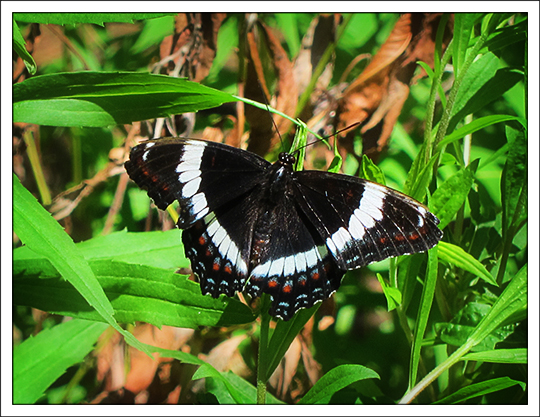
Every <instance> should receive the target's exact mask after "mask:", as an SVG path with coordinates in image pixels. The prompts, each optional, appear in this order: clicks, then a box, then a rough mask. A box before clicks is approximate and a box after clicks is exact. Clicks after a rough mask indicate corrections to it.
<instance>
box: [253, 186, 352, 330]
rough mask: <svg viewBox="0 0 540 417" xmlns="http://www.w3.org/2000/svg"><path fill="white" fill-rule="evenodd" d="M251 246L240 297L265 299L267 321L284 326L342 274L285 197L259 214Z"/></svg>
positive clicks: (326, 292) (326, 294)
mask: <svg viewBox="0 0 540 417" xmlns="http://www.w3.org/2000/svg"><path fill="white" fill-rule="evenodd" d="M268 204H270V203H268ZM268 208H270V207H268ZM253 242H254V244H253V248H252V266H253V269H252V270H251V272H250V278H249V280H248V282H247V285H246V292H247V293H248V294H250V295H252V296H254V297H257V296H260V294H261V293H262V292H264V293H267V294H270V295H271V296H272V299H273V301H272V307H271V310H270V314H272V315H273V316H277V317H281V318H282V319H284V320H289V319H290V318H291V317H292V316H293V315H294V313H295V312H296V311H298V310H299V309H300V308H309V307H311V306H313V305H314V304H315V303H316V302H318V301H321V300H324V299H326V298H328V297H330V295H331V294H332V293H333V292H334V291H336V290H337V289H338V287H339V285H340V282H341V278H342V277H343V274H344V273H345V271H344V270H341V269H339V268H338V267H337V265H336V263H335V261H334V259H333V258H332V256H331V255H330V254H329V253H328V250H327V247H326V245H325V243H324V241H323V240H322V239H321V238H320V235H319V234H318V233H317V231H316V230H315V229H314V228H313V227H312V225H311V223H310V222H309V221H308V219H307V218H306V217H305V216H303V213H302V212H301V210H300V208H299V207H297V206H296V204H295V203H294V201H293V200H291V198H290V196H288V195H287V193H284V194H283V196H282V201H279V202H278V203H277V204H276V203H274V205H273V207H272V209H266V210H263V211H262V212H261V214H260V216H259V218H258V222H257V230H256V232H255V235H254V239H253ZM254 255H255V256H254Z"/></svg>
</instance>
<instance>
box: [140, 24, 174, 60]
mask: <svg viewBox="0 0 540 417" xmlns="http://www.w3.org/2000/svg"><path fill="white" fill-rule="evenodd" d="M173 33H174V16H162V17H158V18H156V19H150V20H148V21H147V22H145V23H144V27H143V29H142V31H141V34H140V35H139V37H138V38H137V41H136V42H135V44H134V45H133V46H132V47H131V53H133V54H139V53H141V52H143V51H145V50H146V49H148V48H150V47H155V46H156V45H159V44H160V43H161V41H163V39H164V38H165V37H166V36H168V35H172V34H173Z"/></svg>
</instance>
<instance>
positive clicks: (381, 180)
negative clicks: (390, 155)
mask: <svg viewBox="0 0 540 417" xmlns="http://www.w3.org/2000/svg"><path fill="white" fill-rule="evenodd" d="M360 177H361V178H364V179H366V180H368V181H373V182H376V183H378V184H382V185H386V178H385V177H384V172H382V170H381V169H380V168H379V167H378V166H377V165H375V164H374V163H373V161H372V160H371V159H369V157H368V156H367V155H362V161H361V163H360Z"/></svg>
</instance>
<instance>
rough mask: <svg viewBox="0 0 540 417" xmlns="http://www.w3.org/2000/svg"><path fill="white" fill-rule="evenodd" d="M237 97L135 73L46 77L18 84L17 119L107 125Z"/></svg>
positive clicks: (15, 98)
mask: <svg viewBox="0 0 540 417" xmlns="http://www.w3.org/2000/svg"><path fill="white" fill-rule="evenodd" d="M235 100H236V99H235V98H234V97H233V96H232V95H230V94H227V93H223V92H221V91H218V90H214V89H212V88H209V87H205V86H203V85H201V84H198V83H194V82H191V81H188V80H186V79H179V78H174V77H168V76H164V75H154V74H145V73H132V72H93V71H88V72H72V73H60V74H51V75H41V76H37V77H33V78H30V79H27V80H25V81H23V82H22V83H18V84H15V85H14V86H13V120H14V121H15V122H26V123H35V124H40V125H49V126H86V127H105V126H111V125H116V124H124V123H132V122H135V121H140V120H147V119H153V118H156V117H166V116H170V115H174V114H180V113H188V112H195V111H198V110H203V109H208V108H212V107H217V106H219V105H221V104H223V103H226V102H230V101H235Z"/></svg>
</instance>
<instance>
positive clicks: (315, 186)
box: [294, 171, 442, 269]
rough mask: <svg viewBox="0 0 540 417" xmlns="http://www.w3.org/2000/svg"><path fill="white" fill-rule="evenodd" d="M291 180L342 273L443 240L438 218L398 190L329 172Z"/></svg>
mask: <svg viewBox="0 0 540 417" xmlns="http://www.w3.org/2000/svg"><path fill="white" fill-rule="evenodd" d="M294 178H295V184H296V187H295V189H296V198H297V201H298V203H299V205H300V206H301V207H302V210H303V212H304V213H305V215H306V216H307V217H308V218H309V219H310V221H311V222H312V223H313V225H314V227H315V228H316V229H317V230H318V232H319V233H320V235H321V237H322V238H323V239H324V240H325V242H326V245H327V246H328V249H329V251H330V252H331V253H332V255H333V256H334V258H335V260H336V262H337V264H338V266H339V267H340V268H342V269H352V268H358V267H361V266H364V265H367V264H369V263H372V262H376V261H381V260H383V259H386V258H388V257H394V256H399V255H406V254H411V253H416V252H423V251H426V250H428V249H430V248H432V247H433V246H435V245H436V244H437V242H438V241H439V240H440V239H441V237H442V231H441V230H440V229H439V228H438V227H437V224H438V223H439V220H438V219H437V218H436V217H435V216H434V215H433V214H432V213H430V212H429V211H428V210H427V208H426V207H425V206H423V205H422V204H420V203H419V202H417V201H416V200H414V199H412V198H410V197H408V196H406V195H405V194H402V193H400V192H398V191H395V190H392V189H390V188H387V187H384V186H382V185H379V184H376V183H373V182H370V181H366V180H363V179H360V178H355V177H351V176H346V175H339V174H334V173H330V172H319V171H301V172H296V173H295V174H294Z"/></svg>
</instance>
